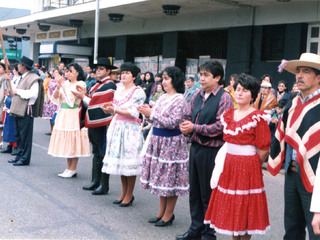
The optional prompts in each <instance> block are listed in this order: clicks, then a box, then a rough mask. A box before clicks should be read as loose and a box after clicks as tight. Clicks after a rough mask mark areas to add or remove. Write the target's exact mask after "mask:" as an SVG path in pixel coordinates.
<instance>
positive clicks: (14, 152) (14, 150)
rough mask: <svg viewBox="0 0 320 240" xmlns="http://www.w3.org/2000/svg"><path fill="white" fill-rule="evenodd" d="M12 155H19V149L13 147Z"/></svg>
mask: <svg viewBox="0 0 320 240" xmlns="http://www.w3.org/2000/svg"><path fill="white" fill-rule="evenodd" d="M11 155H12V156H17V155H18V150H17V148H13V149H12V153H11Z"/></svg>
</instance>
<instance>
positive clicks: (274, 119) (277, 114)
mask: <svg viewBox="0 0 320 240" xmlns="http://www.w3.org/2000/svg"><path fill="white" fill-rule="evenodd" d="M286 103H287V101H280V102H279V103H278V105H277V106H276V108H275V109H274V112H273V114H272V115H271V122H270V123H269V127H270V132H271V142H272V141H273V139H274V134H275V132H276V129H277V126H278V122H279V121H280V118H281V117H282V109H283V108H284V106H285V105H286Z"/></svg>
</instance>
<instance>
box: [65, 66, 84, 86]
mask: <svg viewBox="0 0 320 240" xmlns="http://www.w3.org/2000/svg"><path fill="white" fill-rule="evenodd" d="M71 67H73V68H74V69H75V70H76V71H77V72H78V77H77V80H78V81H84V79H85V75H84V72H83V69H82V67H81V66H80V65H79V64H78V63H75V62H72V63H69V64H68V66H67V69H68V70H70V68H71Z"/></svg>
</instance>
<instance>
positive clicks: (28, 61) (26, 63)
mask: <svg viewBox="0 0 320 240" xmlns="http://www.w3.org/2000/svg"><path fill="white" fill-rule="evenodd" d="M18 62H19V63H21V64H22V65H24V66H26V67H27V68H28V69H32V68H33V67H32V65H33V60H31V59H30V58H27V57H25V56H23V57H22V58H21V59H20V60H18Z"/></svg>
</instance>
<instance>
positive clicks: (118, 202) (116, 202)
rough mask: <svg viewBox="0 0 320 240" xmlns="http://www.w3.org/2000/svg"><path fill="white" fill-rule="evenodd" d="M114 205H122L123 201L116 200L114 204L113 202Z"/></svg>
mask: <svg viewBox="0 0 320 240" xmlns="http://www.w3.org/2000/svg"><path fill="white" fill-rule="evenodd" d="M112 203H113V204H120V203H122V200H118V199H117V200H114V201H113V202H112Z"/></svg>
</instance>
